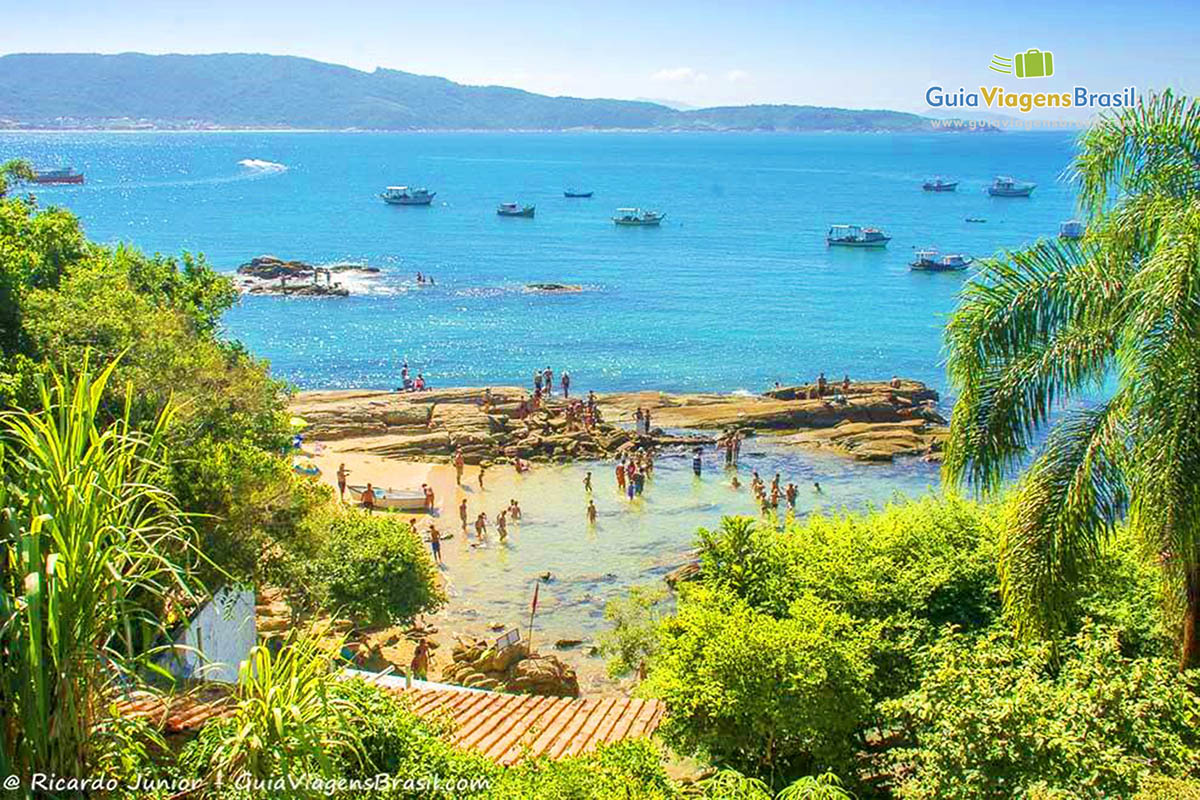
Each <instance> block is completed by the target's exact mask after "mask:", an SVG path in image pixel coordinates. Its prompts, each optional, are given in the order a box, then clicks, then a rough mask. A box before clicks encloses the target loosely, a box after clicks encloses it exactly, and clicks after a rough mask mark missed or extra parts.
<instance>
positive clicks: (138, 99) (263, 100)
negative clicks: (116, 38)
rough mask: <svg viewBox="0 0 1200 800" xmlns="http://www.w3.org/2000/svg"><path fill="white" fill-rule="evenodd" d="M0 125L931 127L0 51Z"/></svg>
mask: <svg viewBox="0 0 1200 800" xmlns="http://www.w3.org/2000/svg"><path fill="white" fill-rule="evenodd" d="M0 127H6V128H135V127H146V128H322V129H345V128H360V129H369V130H420V129H437V130H461V129H478V130H567V129H578V128H583V129H597V130H604V129H608V130H612V129H636V130H714V131H733V130H773V131H825V130H837V131H929V130H931V129H932V128H931V125H930V122H929V120H927V119H924V118H922V117H920V116H918V115H916V114H905V113H901V112H896V111H856V110H848V109H839V108H819V107H816V106H765V105H762V106H733V107H724V108H705V109H698V110H694V111H677V110H675V109H672V108H668V107H667V106H663V105H659V104H657V103H650V102H640V101H631V100H586V99H581V98H577V97H547V96H545V95H539V94H534V93H532V92H526V91H522V90H520V89H511V88H507V87H503V86H465V85H463V84H458V83H454V82H453V81H449V80H446V79H445V78H437V77H429V76H425V75H414V74H412V73H408V72H399V71H397V70H389V69H376V70H375V71H374V72H362V71H360V70H356V69H351V68H350V67H343V66H338V65H336V64H326V63H322V62H320V61H313V60H311V59H307V58H296V57H293V56H272V55H255V54H243V53H221V54H214V55H160V56H154V55H144V54H140V53H123V54H120V55H96V54H75V53H63V54H55V53H44V54H37V53H19V54H13V55H7V56H3V57H0Z"/></svg>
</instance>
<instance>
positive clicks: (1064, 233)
mask: <svg viewBox="0 0 1200 800" xmlns="http://www.w3.org/2000/svg"><path fill="white" fill-rule="evenodd" d="M1085 233H1087V226H1086V225H1084V224H1083V223H1082V222H1080V221H1079V220H1077V219H1069V220H1067V221H1066V222H1064V223H1063V224H1061V225H1059V226H1058V238H1060V239H1071V240H1078V239H1082V238H1083V235H1084V234H1085Z"/></svg>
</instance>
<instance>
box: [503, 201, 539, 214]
mask: <svg viewBox="0 0 1200 800" xmlns="http://www.w3.org/2000/svg"><path fill="white" fill-rule="evenodd" d="M496 213H497V214H499V215H500V216H502V217H532V216H533V206H522V205H518V204H517V203H501V204H500V205H498V206H496Z"/></svg>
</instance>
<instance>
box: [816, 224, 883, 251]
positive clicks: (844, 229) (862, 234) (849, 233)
mask: <svg viewBox="0 0 1200 800" xmlns="http://www.w3.org/2000/svg"><path fill="white" fill-rule="evenodd" d="M891 240H892V237H890V236H885V235H884V234H883V231H881V230H879V229H878V228H860V227H859V226H857V225H834V226H832V227H831V228H830V229H829V233H827V234H826V235H825V244H827V245H829V246H830V247H887V243H888V242H890V241H891Z"/></svg>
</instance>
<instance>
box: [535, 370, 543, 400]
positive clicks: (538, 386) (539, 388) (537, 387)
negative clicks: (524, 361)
mask: <svg viewBox="0 0 1200 800" xmlns="http://www.w3.org/2000/svg"><path fill="white" fill-rule="evenodd" d="M541 393H542V373H540V372H537V371H535V372H534V373H533V394H534V396H535V397H536V396H537V395H540V394H541Z"/></svg>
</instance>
